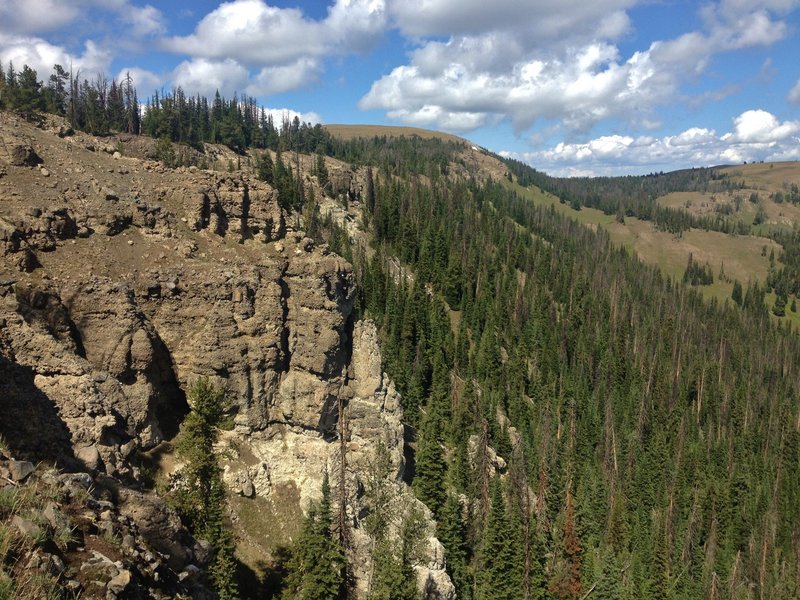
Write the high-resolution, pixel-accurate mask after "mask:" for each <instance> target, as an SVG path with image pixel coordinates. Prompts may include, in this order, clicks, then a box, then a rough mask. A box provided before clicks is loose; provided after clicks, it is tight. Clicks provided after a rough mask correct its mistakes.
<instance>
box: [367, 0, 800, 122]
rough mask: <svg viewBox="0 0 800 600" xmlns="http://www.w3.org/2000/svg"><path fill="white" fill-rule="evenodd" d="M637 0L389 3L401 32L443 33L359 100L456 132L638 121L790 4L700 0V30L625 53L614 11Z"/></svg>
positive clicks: (777, 24) (623, 19)
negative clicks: (542, 123) (496, 123)
mask: <svg viewBox="0 0 800 600" xmlns="http://www.w3.org/2000/svg"><path fill="white" fill-rule="evenodd" d="M636 3H637V2H636V1H634V0H628V1H626V0H599V1H597V2H584V1H583V0H580V1H579V0H498V1H496V2H493V3H487V2H485V0H402V1H401V0H390V2H389V12H390V14H391V15H392V17H393V18H394V19H395V22H396V23H397V24H398V26H399V27H400V28H401V30H402V31H403V32H405V33H407V34H409V35H416V36H443V35H444V36H448V37H447V39H446V40H444V41H442V40H440V39H434V40H425V39H424V38H422V39H421V40H420V41H419V44H420V45H419V47H418V48H417V49H415V50H414V51H412V52H411V53H410V55H409V61H408V63H407V64H405V65H401V66H399V67H396V68H394V69H393V70H392V71H391V72H390V73H389V74H387V75H385V76H383V77H382V78H380V79H379V80H377V81H375V82H374V83H373V85H372V87H371V89H370V90H369V91H368V92H367V94H365V95H364V97H363V98H362V99H361V101H360V103H359V107H360V108H362V109H365V110H371V109H383V110H386V111H387V114H388V116H389V117H390V118H392V119H396V120H399V121H403V122H407V123H411V124H415V125H427V126H433V127H441V128H446V129H452V130H457V131H464V130H465V129H466V128H467V127H469V126H470V124H473V125H472V126H473V127H479V126H482V125H484V124H485V123H486V122H490V121H492V120H495V119H498V118H500V119H502V118H506V117H507V118H509V119H510V121H511V122H512V124H513V126H514V129H515V131H517V132H518V133H519V132H521V131H524V130H526V129H528V128H529V127H531V126H532V125H533V124H534V123H535V122H537V121H539V120H548V121H551V122H554V123H560V124H562V125H564V126H566V127H567V128H568V129H570V130H572V131H576V132H585V131H587V130H589V129H590V128H591V127H592V126H593V125H594V124H595V123H597V122H599V121H601V120H604V119H608V118H612V117H618V118H621V119H623V120H626V121H628V122H629V123H630V124H631V125H635V126H638V127H645V128H647V127H648V124H654V123H657V122H658V115H657V113H656V110H657V108H658V107H659V106H662V105H664V104H668V103H674V102H678V101H689V102H691V98H686V97H684V96H683V95H682V94H681V89H682V87H683V85H684V84H686V83H695V82H696V81H697V80H698V78H699V76H700V75H702V74H703V73H704V71H705V70H706V69H707V67H708V64H709V63H710V61H711V60H712V58H713V57H714V56H715V55H717V54H719V53H722V52H731V51H735V50H738V49H741V48H746V47H751V46H759V45H770V44H772V43H774V42H776V41H778V40H779V39H781V38H783V37H784V36H785V35H786V34H787V25H786V23H785V22H784V21H783V20H781V19H780V18H779V17H780V15H781V14H783V13H785V12H786V11H788V10H791V9H793V8H794V7H795V6H796V5H797V4H798V2H797V1H795V0H761V1H757V0H721V2H719V3H717V4H712V5H709V6H707V7H705V8H703V9H702V11H701V16H702V17H703V22H704V23H705V26H704V28H703V30H700V31H691V32H687V33H685V34H683V35H680V36H678V37H676V38H674V39H670V40H658V41H655V42H653V43H652V44H651V45H650V46H649V48H646V49H643V50H640V51H637V52H634V53H633V54H631V55H630V56H628V57H625V56H621V54H620V50H619V46H618V41H619V40H620V37H621V36H622V35H623V34H625V33H626V32H627V31H628V29H629V26H630V22H629V18H628V16H627V14H626V12H625V11H626V9H628V8H629V7H631V6H633V5H634V4H636ZM725 93H729V91H728V92H725ZM799 94H800V92H799ZM713 97H714V94H713V93H709V94H708V95H707V96H705V97H704V98H705V99H706V100H708V99H713ZM459 115H463V118H459Z"/></svg>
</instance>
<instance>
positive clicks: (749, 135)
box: [723, 110, 800, 144]
mask: <svg viewBox="0 0 800 600" xmlns="http://www.w3.org/2000/svg"><path fill="white" fill-rule="evenodd" d="M733 123H734V125H735V128H734V132H733V133H729V134H726V136H723V139H724V140H725V141H731V142H750V143H752V142H755V143H761V144H768V143H771V142H777V141H780V140H784V139H786V138H788V137H789V136H791V135H794V134H796V133H797V132H798V131H800V121H785V122H784V123H780V122H779V121H778V119H777V118H776V117H775V115H773V114H771V113H768V112H767V111H765V110H748V111H745V112H743V113H742V114H741V115H739V116H738V117H736V118H735V119H734V120H733Z"/></svg>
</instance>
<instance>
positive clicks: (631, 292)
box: [0, 67, 800, 600]
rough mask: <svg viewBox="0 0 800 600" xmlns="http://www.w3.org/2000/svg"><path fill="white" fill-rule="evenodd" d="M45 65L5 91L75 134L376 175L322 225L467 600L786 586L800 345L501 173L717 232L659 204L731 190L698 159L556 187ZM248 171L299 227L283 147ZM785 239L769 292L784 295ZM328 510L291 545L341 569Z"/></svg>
mask: <svg viewBox="0 0 800 600" xmlns="http://www.w3.org/2000/svg"><path fill="white" fill-rule="evenodd" d="M60 73H61V74H60ZM54 77H55V79H54V78H53V77H51V79H50V81H49V83H48V84H46V85H41V84H39V83H38V82H36V74H35V72H34V73H33V74H31V73H30V70H29V69H28V68H27V67H26V68H24V69H23V70H22V71H21V72H20V73H15V72H14V71H13V69H9V70H8V71H7V72H6V74H4V76H3V79H2V81H0V102H2V103H3V106H5V107H7V108H15V109H18V110H23V111H24V110H49V111H52V112H57V113H60V114H64V115H66V116H67V117H68V118H69V119H70V120H71V122H72V123H73V126H75V127H81V128H85V129H87V130H89V131H95V132H102V131H105V130H111V129H117V130H127V131H134V130H136V131H138V129H137V128H139V129H140V130H141V132H143V133H147V134H151V135H154V136H158V137H161V138H162V139H164V140H168V141H169V142H170V143H185V144H189V145H197V144H199V143H200V142H203V141H212V142H219V143H223V144H227V145H229V146H230V147H231V148H233V149H236V150H237V151H243V150H244V149H245V148H247V147H250V146H255V147H259V148H271V149H274V150H276V151H290V150H291V151H297V152H305V153H318V154H320V155H327V156H334V157H338V158H341V159H342V160H346V161H348V162H350V163H352V164H358V165H370V167H371V168H370V170H369V181H368V191H367V194H366V197H365V198H363V199H362V200H363V206H364V212H363V215H362V225H363V229H364V231H365V235H364V236H363V238H362V239H360V240H356V241H351V240H349V239H348V237H347V236H346V235H344V234H343V231H342V230H341V229H339V228H338V226H337V225H336V224H335V223H333V222H332V221H330V220H328V221H327V222H326V223H324V224H322V225H320V224H317V225H315V229H316V231H315V233H316V235H317V236H318V237H321V238H324V239H325V240H327V241H328V242H329V243H330V245H331V247H332V249H334V250H335V251H337V252H339V253H341V254H343V255H345V256H346V257H347V258H348V259H350V260H351V261H352V262H353V264H354V267H355V269H356V273H357V276H358V279H359V283H360V292H359V298H358V303H359V310H360V312H361V315H362V316H364V317H368V318H372V319H375V321H376V322H377V323H378V325H379V328H380V332H381V337H382V344H383V346H382V350H383V354H384V359H385V368H386V370H387V371H388V372H389V373H390V375H391V376H392V377H393V379H394V380H395V382H396V384H397V387H398V389H399V390H400V391H401V392H402V396H403V402H404V407H403V408H404V410H405V417H406V419H407V420H408V422H409V425H410V426H411V427H412V428H413V431H414V432H415V440H414V444H413V448H414V454H413V461H414V477H413V481H412V487H413V489H414V491H415V493H416V494H417V496H418V497H419V498H420V499H421V500H422V501H424V502H425V504H426V505H427V506H428V507H429V508H430V509H431V511H432V512H433V514H434V515H435V517H436V520H437V523H438V536H439V538H440V539H441V540H442V542H443V544H444V546H445V549H446V554H447V565H448V569H449V571H450V575H451V577H452V579H453V581H454V583H455V585H456V587H457V589H458V592H459V597H460V598H475V599H511V598H530V599H535V598H558V599H565V600H566V599H584V598H590V597H596V598H608V599H623V598H624V599H653V600H656V599H658V600H661V599H668V598H669V599H673V598H675V599H677V598H720V599H721V598H730V599H740V598H741V599H745V598H746V599H751V598H752V599H756V598H757V599H765V598H773V599H782V598H785V599H790V598H797V597H800V529H798V524H799V523H800V408H799V407H798V402H797V397H798V395H797V394H798V390H797V384H796V382H797V381H798V375H800V364H798V363H799V362H800V341H799V340H798V338H797V336H796V335H795V334H792V333H790V332H789V331H788V330H787V329H785V328H781V327H778V326H775V325H774V324H772V323H771V322H770V320H769V315H768V312H767V309H766V307H765V305H764V301H763V293H764V292H763V290H761V289H760V288H759V287H758V286H748V288H747V290H746V291H745V290H743V289H741V286H740V288H739V299H738V301H737V302H736V304H734V303H725V304H719V303H717V302H714V301H708V300H705V299H703V298H702V296H701V295H700V294H699V293H698V292H697V291H696V290H694V289H692V286H691V285H690V284H694V283H704V282H705V280H707V279H708V278H709V277H712V275H711V274H710V272H706V269H705V267H704V266H700V265H696V267H695V271H696V273H695V272H693V274H692V275H691V276H690V278H689V280H687V281H686V282H685V283H684V282H681V281H675V280H672V279H670V278H667V277H665V276H664V275H663V274H662V273H661V272H660V271H659V270H658V269H656V268H653V267H649V266H646V265H644V264H643V263H641V262H640V261H638V260H637V259H636V258H635V257H633V256H631V255H630V254H628V253H627V252H626V251H625V250H624V249H620V248H618V247H615V246H614V245H613V244H612V243H611V241H610V240H609V238H608V236H607V235H606V234H605V233H604V232H603V231H602V230H599V231H592V230H590V229H588V228H586V227H584V226H582V225H580V224H578V223H577V222H575V221H572V220H570V219H567V218H565V217H564V216H561V215H559V214H558V213H557V212H556V211H555V210H553V209H552V208H545V207H542V206H537V205H534V204H533V203H531V202H530V201H528V200H526V199H524V198H523V197H521V196H520V195H519V194H517V193H516V192H515V189H516V188H515V187H514V185H515V184H519V185H522V186H527V185H537V186H539V187H541V188H542V189H545V190H547V191H550V192H552V193H554V194H557V195H558V196H560V197H561V198H562V200H564V201H565V202H568V203H572V204H574V205H575V206H576V207H580V206H592V207H596V208H600V209H601V210H603V211H605V212H608V213H609V214H615V213H617V212H619V211H622V212H623V213H624V214H632V215H635V216H639V217H640V218H648V219H652V220H654V221H655V222H657V223H658V224H659V226H660V227H664V228H667V229H668V230H670V231H676V232H679V231H681V230H684V229H686V228H690V227H708V228H712V229H718V230H721V231H728V230H729V228H734V227H736V226H735V225H734V224H733V222H732V221H727V220H725V219H724V218H723V217H719V218H717V217H715V219H706V220H703V221H702V222H701V221H700V220H698V219H699V218H698V217H693V216H691V215H689V214H688V213H685V212H682V211H679V210H673V209H662V208H658V207H656V205H655V204H654V202H653V200H654V198H655V197H656V196H657V195H659V194H662V193H666V192H667V191H674V190H678V189H681V190H686V189H699V188H700V187H703V186H707V187H708V186H711V187H713V186H725V185H732V183H731V182H730V181H728V180H725V179H720V178H718V177H717V176H716V175H715V172H714V170H713V169H701V170H695V171H686V172H680V173H675V174H667V175H653V176H648V177H635V178H602V179H583V180H581V179H578V180H566V179H555V178H550V177H548V176H546V175H544V174H541V173H539V172H537V171H535V170H533V169H531V168H530V167H527V166H525V165H522V164H521V163H516V162H514V161H507V162H506V164H507V167H508V173H509V176H510V178H511V179H512V180H513V183H512V182H509V181H508V180H507V178H506V179H503V180H500V181H491V180H483V179H478V178H464V177H455V176H449V174H448V172H447V171H448V168H447V165H448V164H449V163H450V161H452V160H454V150H455V146H454V145H451V144H448V143H445V142H441V141H436V140H433V141H423V140H420V139H418V138H397V139H390V140H386V139H378V138H375V139H371V140H363V139H362V140H353V141H342V140H337V139H334V138H332V137H331V136H330V135H329V134H327V132H325V130H324V129H323V128H321V127H319V126H310V125H307V124H301V123H299V121H297V120H295V121H293V122H284V123H281V124H280V126H276V125H275V124H274V123H273V122H272V120H271V119H270V118H269V116H268V115H267V114H266V113H264V112H263V111H260V110H259V109H257V108H256V105H255V102H254V100H253V99H250V98H241V99H238V100H237V99H235V98H234V99H233V100H230V101H228V100H225V99H222V98H220V97H219V96H218V97H216V98H215V99H214V100H212V101H210V102H209V101H208V100H207V99H204V98H186V97H185V96H184V95H183V94H182V93H181V92H180V90H177V91H175V92H172V93H169V94H159V95H157V96H154V97H153V98H152V99H151V100H149V101H148V102H147V103H146V106H147V109H146V110H145V111H144V116H143V118H142V119H141V122H140V123H139V122H138V121H136V119H137V117H138V115H139V111H138V107H137V106H138V105H137V104H136V103H138V99H137V96H136V93H135V90H133V89H132V88H131V87H129V83H128V82H123V84H122V85H120V84H117V83H116V82H112V83H111V84H110V86H108V87H107V88H103V86H102V85H101V83H102V82H96V83H95V84H89V83H88V82H86V83H85V84H84V83H80V84H78V83H77V80H76V79H75V78H74V77H70V76H67V75H66V74H65V73H63V69H62V70H61V71H59V70H58V69H57V70H56V73H55V74H54ZM100 115H102V116H100ZM260 173H261V175H262V178H264V179H267V180H269V181H271V182H273V183H275V184H276V186H277V187H278V189H279V190H280V192H281V194H283V195H284V197H287V198H288V197H289V196H290V194H295V193H297V194H299V195H298V196H296V197H292V199H291V200H284V205H285V207H286V208H287V209H289V210H293V211H298V212H300V211H302V212H303V213H304V218H305V219H306V223H310V222H311V220H312V217H313V215H315V214H316V213H315V206H313V198H312V199H311V203H310V204H311V205H309V201H308V200H309V199H308V198H306V197H305V196H303V192H302V190H301V191H299V192H298V191H297V190H298V188H302V186H298V185H297V184H296V182H293V180H291V179H289V180H288V181H289V182H288V183H287V182H286V181H285V179H286V178H291V177H292V174H291V169H286V168H284V167H283V162H282V161H281V160H280V157H279V159H278V161H276V163H275V164H271V165H267V164H264V165H261V166H260ZM287 173H288V174H287ZM322 173H323V171H322V170H319V171H318V176H320V175H322ZM292 190H295V191H292ZM731 231H733V230H732V229H731ZM796 237H797V236H796V235H794V236H788V235H787V236H786V237H785V239H784V242H785V248H786V251H785V253H784V257H783V259H782V260H783V262H782V264H783V265H784V266H783V267H782V268H780V269H778V268H776V269H774V270H773V271H772V274H771V277H772V280H771V281H770V282H769V283H768V284H769V285H770V286H773V287H775V288H776V289H784V288H785V289H786V291H787V293H788V292H789V291H791V292H793V293H796V291H797V285H798V284H797V281H798V272H800V268H798V266H797V265H798V256H800V252H798V251H797V248H798V242H797V241H796V239H795V238H796ZM695 280H696V281H695ZM734 293H735V292H734ZM498 457H499V458H498ZM501 459H502V460H501ZM331 523H332V517H331V508H330V498H329V493H328V491H326V492H325V494H324V499H323V502H322V504H321V505H320V506H318V507H315V508H314V509H313V511H312V512H311V514H310V515H309V517H308V521H307V523H306V525H305V526H304V528H303V534H302V535H303V539H304V540H306V543H307V545H308V546H309V547H315V548H316V547H318V548H322V549H324V556H325V557H326V560H327V561H328V563H329V564H330V565H333V566H332V567H331V569H329V570H328V571H330V570H334V571H336V572H337V573H339V572H343V571H344V569H343V567H342V564H341V563H342V554H341V553H340V551H339V550H338V549H337V548H336V547H334V546H332V545H331V542H330V529H331ZM320 552H323V551H322V550H321V551H320ZM376 552H378V553H379V554H380V552H381V547H380V546H378V548H377V549H376ZM310 556H311V555H310V554H308V553H307V552H305V551H302V550H296V553H295V558H294V562H293V563H290V565H289V567H290V569H294V570H295V571H294V572H291V573H290V574H289V576H288V579H287V581H288V585H289V586H290V589H289V591H288V592H287V594H288V595H290V596H292V597H295V596H296V597H311V596H309V595H308V594H307V593H306V592H307V591H308V590H310V589H315V590H319V589H322V588H320V587H319V586H324V590H326V591H320V592H319V594H320V595H319V596H317V597H339V596H341V595H342V594H343V592H342V589H344V588H343V586H342V581H341V579H339V578H333V579H331V578H330V577H329V575H330V573H329V572H326V573H317V575H314V576H313V577H312V575H313V574H312V570H311V568H310V566H309V564H310V563H309V560H310ZM412 558H413V552H411V551H409V552H406V551H404V552H402V553H401V556H400V559H399V560H400V562H399V563H398V562H397V560H398V558H397V556H396V555H392V554H390V553H389V554H384V555H380V556H377V557H376V559H375V560H376V564H378V565H382V566H381V567H380V569H383V571H381V570H380V569H379V571H378V575H379V576H376V582H375V585H376V587H375V589H374V597H376V598H406V597H413V594H414V591H413V589H405V588H403V587H402V586H398V585H397V584H396V581H397V578H403V577H405V575H406V574H407V573H408V572H409V569H410V562H409V561H411V560H412ZM303 565H305V566H303ZM298 569H304V570H303V571H302V572H300V571H298ZM309 577H311V578H312V579H308V578H309ZM304 586H309V587H308V588H307V589H306V588H305V587H304ZM314 586H317V587H314ZM304 590H305V591H304ZM309 593H310V592H309ZM304 594H305V595H304Z"/></svg>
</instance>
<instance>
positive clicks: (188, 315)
mask: <svg viewBox="0 0 800 600" xmlns="http://www.w3.org/2000/svg"><path fill="white" fill-rule="evenodd" d="M0 132H2V134H3V140H2V141H3V148H5V149H6V150H5V151H4V152H0V411H2V415H3V418H2V419H1V420H0V434H2V435H3V436H4V437H5V438H6V440H7V441H8V443H9V445H10V446H12V448H13V450H14V452H15V454H16V455H17V456H20V457H22V458H30V459H34V460H42V459H48V460H52V461H55V462H57V463H58V464H62V465H65V466H67V467H70V468H77V469H89V470H91V471H94V472H100V473H106V474H108V475H112V476H115V477H117V478H119V479H121V480H123V481H128V482H130V481H134V480H135V479H136V478H137V477H138V475H139V473H138V469H137V466H136V461H135V460H134V458H135V456H136V455H137V453H139V452H142V451H146V450H148V449H150V448H153V447H155V446H156V445H158V444H159V443H160V442H161V441H163V440H164V439H165V438H169V437H171V436H172V435H173V434H174V433H175V431H176V430H177V426H178V424H179V422H180V420H181V418H182V417H183V415H184V414H185V413H186V412H187V410H188V406H187V404H186V399H185V390H186V389H187V386H188V385H190V384H191V383H192V382H193V381H194V380H195V379H196V378H198V377H200V376H208V377H211V378H212V379H214V380H215V381H216V382H217V383H219V384H221V385H223V386H224V387H225V390H226V393H227V397H228V399H229V400H230V401H231V402H232V403H233V404H234V406H235V415H234V423H235V428H234V431H233V432H230V433H229V434H227V435H228V436H229V437H230V438H232V439H234V440H235V442H236V447H238V448H240V449H241V451H240V455H239V456H238V457H235V458H233V459H231V460H230V461H229V462H228V464H227V465H226V469H227V470H226V481H227V482H228V483H229V485H230V486H231V488H232V489H233V490H234V491H239V492H242V493H244V494H245V495H247V496H252V495H257V496H260V497H262V498H266V499H269V498H270V497H271V496H272V495H273V494H275V493H276V491H277V490H281V489H286V488H292V489H294V490H295V491H296V496H297V498H298V499H299V502H300V504H301V506H302V507H304V508H305V507H307V506H308V503H309V502H310V501H312V500H314V499H316V498H317V497H318V496H319V494H320V486H321V481H322V474H323V472H324V470H325V469H326V468H327V469H328V471H329V472H330V473H331V475H332V479H333V483H334V485H338V478H339V477H340V475H339V473H340V466H341V452H342V449H344V452H345V459H346V465H347V468H346V470H345V487H346V489H347V496H348V521H349V524H350V527H351V529H352V532H353V538H352V539H353V548H354V553H353V556H352V557H351V558H352V560H353V564H354V569H355V572H356V576H357V584H358V590H359V593H360V594H361V595H364V594H365V593H366V590H367V585H368V579H369V574H370V570H371V564H370V561H369V553H370V550H371V542H370V540H369V538H368V537H367V536H366V534H365V533H364V532H363V530H362V529H361V519H362V518H363V516H364V510H365V509H364V501H363V489H364V481H363V478H364V473H365V472H367V470H368V468H369V465H370V463H371V461H372V460H373V456H374V453H375V449H376V448H377V446H378V444H379V443H382V444H383V445H384V446H385V447H386V448H387V449H388V451H389V454H390V457H391V463H392V470H393V473H392V475H391V479H392V481H393V482H394V483H393V485H395V486H396V492H397V493H396V497H397V498H398V501H399V502H402V503H404V505H406V506H410V505H411V504H414V503H416V504H418V505H419V506H418V508H419V509H420V510H421V511H422V512H423V514H425V515H426V519H427V521H426V522H427V526H428V530H429V534H430V540H429V544H428V546H429V552H428V554H429V559H428V560H427V561H422V564H420V565H418V566H417V571H418V575H419V577H420V582H421V586H423V585H424V586H427V587H428V588H429V590H430V593H428V596H429V597H442V598H452V597H453V588H452V584H451V583H450V581H449V579H448V578H447V575H446V574H445V572H444V559H443V552H442V549H441V544H439V542H438V541H437V540H436V539H435V537H433V522H432V520H431V518H430V515H429V513H428V512H427V509H425V508H424V506H422V505H421V504H419V503H418V501H416V500H415V499H414V498H413V497H412V496H411V495H410V493H409V492H408V489H407V488H406V486H405V485H404V484H402V483H400V482H399V481H400V478H401V477H402V475H403V473H404V468H405V463H404V458H403V450H404V436H403V425H402V411H401V408H400V402H399V400H400V399H399V396H398V394H397V392H396V391H395V390H394V387H393V385H392V383H391V381H389V380H388V378H387V377H386V375H385V374H384V373H383V372H382V370H381V357H380V350H379V347H378V342H377V335H376V331H375V326H374V325H373V324H371V323H369V322H356V321H355V319H354V315H353V303H354V292H355V284H354V278H353V273H352V271H351V267H350V265H349V264H348V263H347V262H346V261H344V260H343V259H342V258H340V257H338V256H336V255H334V254H331V253H329V252H328V251H327V250H326V249H325V248H318V247H315V246H314V243H313V242H312V241H311V240H310V239H308V238H305V237H304V235H303V233H302V232H300V231H294V230H293V229H292V227H291V226H290V225H289V224H288V221H289V220H288V219H287V216H286V215H285V214H284V212H283V211H282V210H281V209H280V207H279V206H278V204H277V195H276V193H275V191H274V190H273V189H272V188H270V187H269V186H268V185H266V184H264V183H262V182H259V181H256V180H254V179H253V178H252V177H251V176H249V175H247V174H246V173H237V174H235V175H230V174H222V173H217V172H212V171H200V170H197V169H195V168H191V169H178V170H171V169H165V168H164V167H163V166H161V165H160V164H158V163H154V162H150V161H144V160H139V159H134V158H126V157H124V156H120V155H119V154H118V153H116V154H115V153H114V152H113V151H112V149H111V148H108V147H105V148H104V147H102V146H101V145H100V144H99V143H98V142H97V140H95V139H94V138H90V137H89V136H84V135H82V134H76V135H73V136H68V137H60V136H57V135H56V134H55V132H53V131H46V130H41V129H36V128H33V127H30V126H28V125H26V124H25V123H23V122H21V121H19V120H17V119H14V118H13V117H10V116H8V115H4V114H0ZM62 133H63V132H62ZM9 149H10V150H9ZM104 150H106V151H104ZM340 407H342V412H343V415H344V417H345V419H346V427H345V434H346V436H347V437H346V440H345V443H344V444H341V443H340V439H339V435H340V430H341V427H340V414H339V409H340ZM132 512H133V513H134V514H135V511H132ZM437 594H438V595H437Z"/></svg>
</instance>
